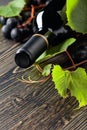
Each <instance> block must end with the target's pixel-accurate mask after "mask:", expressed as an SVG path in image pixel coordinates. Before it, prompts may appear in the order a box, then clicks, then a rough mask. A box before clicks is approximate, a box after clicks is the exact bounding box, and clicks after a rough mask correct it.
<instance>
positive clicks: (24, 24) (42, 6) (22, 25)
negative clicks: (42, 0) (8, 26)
mask: <svg viewBox="0 0 87 130" xmlns="http://www.w3.org/2000/svg"><path fill="white" fill-rule="evenodd" d="M45 6H46V5H45V4H41V5H39V6H34V5H31V7H25V8H24V11H25V10H26V11H28V10H31V16H30V17H29V18H28V19H27V20H26V22H24V23H23V24H21V25H18V28H21V27H26V26H27V25H28V24H29V23H31V21H32V20H33V19H34V15H35V9H40V8H44V7H45Z"/></svg>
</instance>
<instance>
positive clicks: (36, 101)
mask: <svg viewBox="0 0 87 130" xmlns="http://www.w3.org/2000/svg"><path fill="white" fill-rule="evenodd" d="M20 46H21V45H20V44H19V43H15V42H13V41H11V40H6V39H4V38H3V37H2V35H1V34H0V130H87V107H84V108H82V109H80V110H76V109H75V108H77V106H78V102H77V101H76V99H75V98H74V97H68V98H66V99H63V98H61V97H60V95H59V94H58V93H57V91H56V90H55V88H54V84H53V82H52V80H51V78H49V79H48V80H46V81H45V82H41V83H39V82H38V83H32V84H29V83H25V82H21V81H20V80H19V79H21V77H22V76H24V77H25V79H27V77H29V76H30V77H31V79H32V80H37V81H39V80H41V79H44V77H42V76H41V74H40V72H38V70H37V69H36V67H35V66H31V67H30V68H28V69H20V68H17V66H16V64H15V62H14V55H15V52H16V51H17V49H18V48H19V47H20ZM50 62H54V63H55V64H56V63H57V62H59V63H60V64H62V62H63V63H65V62H66V58H64V57H63V56H62V57H60V56H57V57H54V58H53V59H50V60H47V61H45V63H46V64H47V63H50ZM63 66H65V64H64V65H63Z"/></svg>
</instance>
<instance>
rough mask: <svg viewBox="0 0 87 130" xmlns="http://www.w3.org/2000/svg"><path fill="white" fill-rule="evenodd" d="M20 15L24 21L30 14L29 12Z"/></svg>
mask: <svg viewBox="0 0 87 130" xmlns="http://www.w3.org/2000/svg"><path fill="white" fill-rule="evenodd" d="M21 15H22V19H23V21H25V20H27V19H28V18H29V17H30V16H31V12H30V11H26V12H22V14H21Z"/></svg>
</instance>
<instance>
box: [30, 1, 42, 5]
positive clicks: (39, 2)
mask: <svg viewBox="0 0 87 130" xmlns="http://www.w3.org/2000/svg"><path fill="white" fill-rule="evenodd" d="M31 4H32V5H40V4H41V0H32V1H31Z"/></svg>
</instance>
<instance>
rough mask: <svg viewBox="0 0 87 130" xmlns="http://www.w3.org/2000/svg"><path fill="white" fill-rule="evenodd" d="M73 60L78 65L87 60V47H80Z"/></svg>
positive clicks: (73, 55) (74, 53)
mask: <svg viewBox="0 0 87 130" xmlns="http://www.w3.org/2000/svg"><path fill="white" fill-rule="evenodd" d="M72 58H73V59H74V61H75V62H76V63H78V62H81V61H83V60H86V59H87V48H85V46H79V47H77V48H76V50H75V52H73V54H72Z"/></svg>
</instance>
